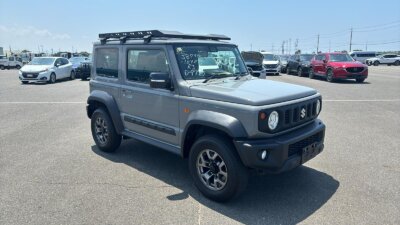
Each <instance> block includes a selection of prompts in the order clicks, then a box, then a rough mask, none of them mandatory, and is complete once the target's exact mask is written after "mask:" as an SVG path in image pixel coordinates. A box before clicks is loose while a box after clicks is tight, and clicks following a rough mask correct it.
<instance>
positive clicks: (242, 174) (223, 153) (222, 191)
mask: <svg viewBox="0 0 400 225" xmlns="http://www.w3.org/2000/svg"><path fill="white" fill-rule="evenodd" d="M207 153H209V154H207ZM215 153H216V154H217V155H215ZM209 155H210V156H212V157H213V158H209V157H208V156H209ZM214 157H215V158H214ZM200 162H203V163H204V165H210V164H212V166H208V167H207V166H201V165H199V163H200ZM222 162H223V163H224V166H221V165H222ZM200 164H201V163H200ZM189 170H190V174H191V176H192V178H193V180H194V183H195V185H196V187H197V188H198V189H199V191H200V192H201V193H202V194H203V195H204V196H206V197H207V198H209V199H211V200H214V201H217V202H226V201H229V200H231V199H232V198H235V197H237V196H238V195H240V194H241V193H242V192H243V191H244V190H245V189H246V186H247V183H248V176H249V172H248V170H247V168H246V167H245V166H244V165H243V164H242V162H241V160H240V158H239V156H238V154H237V153H236V150H235V147H234V146H233V144H232V141H231V140H229V139H228V138H226V137H224V136H221V135H205V136H203V137H200V138H199V139H198V140H196V142H195V143H194V144H193V146H192V148H191V150H190V154H189ZM224 172H225V174H226V176H225V175H224ZM202 173H203V175H205V174H208V176H209V177H208V178H209V179H208V181H209V182H207V181H206V180H205V179H206V178H205V177H203V176H201V174H202ZM209 174H211V175H209ZM215 176H218V177H219V178H218V181H219V182H215ZM224 182H225V183H224ZM207 183H208V184H207ZM212 185H214V187H212Z"/></svg>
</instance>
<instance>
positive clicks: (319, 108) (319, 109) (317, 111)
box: [315, 100, 321, 114]
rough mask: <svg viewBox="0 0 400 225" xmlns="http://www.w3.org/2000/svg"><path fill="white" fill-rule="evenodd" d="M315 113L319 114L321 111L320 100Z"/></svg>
mask: <svg viewBox="0 0 400 225" xmlns="http://www.w3.org/2000/svg"><path fill="white" fill-rule="evenodd" d="M315 110H316V113H317V114H319V112H320V111H321V100H318V101H317V107H316V109H315Z"/></svg>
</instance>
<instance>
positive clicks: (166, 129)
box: [124, 116, 176, 136]
mask: <svg viewBox="0 0 400 225" xmlns="http://www.w3.org/2000/svg"><path fill="white" fill-rule="evenodd" d="M124 120H125V121H126V122H129V123H134V124H136V125H140V126H143V127H147V128H150V129H153V130H157V131H160V132H163V133H166V134H170V135H174V136H176V132H175V130H174V129H172V128H170V127H166V126H162V125H159V124H155V123H152V122H148V121H145V120H141V119H138V118H134V117H130V116H124Z"/></svg>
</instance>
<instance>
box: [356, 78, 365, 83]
mask: <svg viewBox="0 0 400 225" xmlns="http://www.w3.org/2000/svg"><path fill="white" fill-rule="evenodd" d="M364 81H365V78H357V79H356V82H357V83H364Z"/></svg>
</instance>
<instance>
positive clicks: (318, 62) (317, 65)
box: [313, 55, 323, 74]
mask: <svg viewBox="0 0 400 225" xmlns="http://www.w3.org/2000/svg"><path fill="white" fill-rule="evenodd" d="M322 65H323V61H322V55H317V56H315V60H314V62H313V68H314V73H316V74H322Z"/></svg>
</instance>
